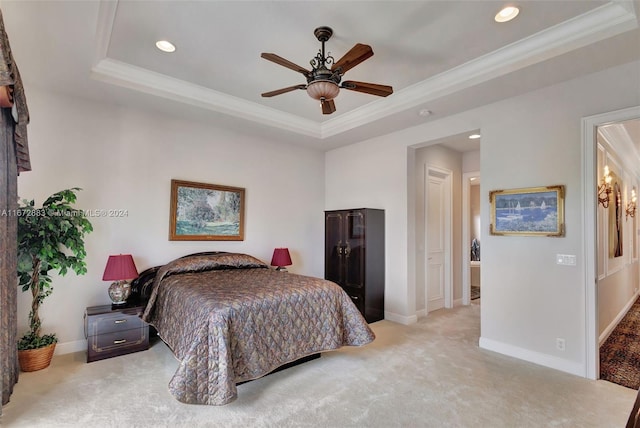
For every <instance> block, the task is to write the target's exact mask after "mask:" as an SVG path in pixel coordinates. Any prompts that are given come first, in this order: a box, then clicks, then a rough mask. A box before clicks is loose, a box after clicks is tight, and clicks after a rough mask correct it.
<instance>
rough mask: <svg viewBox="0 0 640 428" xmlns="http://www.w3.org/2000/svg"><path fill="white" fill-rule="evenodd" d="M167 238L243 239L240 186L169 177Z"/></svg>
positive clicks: (182, 239) (197, 239)
mask: <svg viewBox="0 0 640 428" xmlns="http://www.w3.org/2000/svg"><path fill="white" fill-rule="evenodd" d="M169 240H170V241H243V240H244V189H243V188H240V187H229V186H220V185H216V184H205V183H195V182H191V181H181V180H171V211H170V220H169Z"/></svg>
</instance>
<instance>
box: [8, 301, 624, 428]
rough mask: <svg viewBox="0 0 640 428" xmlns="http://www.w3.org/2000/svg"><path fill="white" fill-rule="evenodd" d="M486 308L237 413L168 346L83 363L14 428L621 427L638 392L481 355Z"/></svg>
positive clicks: (243, 399)
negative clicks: (189, 379) (206, 391)
mask: <svg viewBox="0 0 640 428" xmlns="http://www.w3.org/2000/svg"><path fill="white" fill-rule="evenodd" d="M479 318H480V307H479V305H470V306H465V307H458V308H455V309H451V310H440V311H437V312H435V313H432V314H430V315H429V316H428V317H425V318H423V319H421V320H420V322H419V323H418V324H415V325H412V326H403V325H399V324H395V323H392V322H388V321H381V322H378V323H374V324H372V327H373V329H374V330H375V332H376V334H377V336H378V337H377V339H376V341H375V342H374V343H372V344H370V345H368V346H365V347H362V348H343V349H342V350H340V351H336V352H329V353H326V354H324V355H323V356H322V358H320V359H318V360H314V361H311V362H308V363H305V364H303V365H300V366H297V367H294V368H291V369H288V370H285V371H282V372H279V373H276V374H273V375H270V376H267V377H265V378H262V379H259V380H256V381H253V382H249V383H246V384H243V385H241V386H239V387H238V390H239V397H238V399H237V400H236V401H235V402H233V403H231V404H229V405H226V406H222V407H212V406H196V405H186V404H182V403H179V402H178V401H176V400H175V399H174V398H173V397H172V396H171V395H170V394H169V392H168V390H167V383H168V382H169V380H170V378H171V376H172V374H173V372H174V371H175V369H176V368H177V362H176V360H175V359H174V357H173V355H172V354H171V352H170V351H169V350H168V348H167V347H166V346H165V345H164V344H163V343H161V342H158V343H155V344H154V346H152V348H151V349H150V350H148V351H145V352H139V353H136V354H130V355H126V356H122V357H117V358H112V359H108V360H103V361H98V362H94V363H90V364H86V363H85V362H84V361H85V355H84V354H83V353H76V354H68V355H62V356H57V357H55V358H54V361H53V363H52V365H51V367H49V368H47V369H45V370H42V371H39V372H34V373H22V374H21V375H20V381H19V383H18V384H17V385H16V388H15V392H14V394H13V396H12V397H11V402H10V403H9V404H8V405H6V406H5V407H4V408H3V415H2V417H1V419H0V424H1V425H2V426H5V427H75V426H83V427H84V426H91V427H194V426H197V427H225V428H226V427H254V426H255V427H298V426H303V427H365V426H366V427H471V426H473V427H491V428H497V427H550V426H554V427H577V426H580V427H622V426H624V424H625V422H626V419H627V415H628V413H629V412H630V411H631V408H632V406H633V402H634V399H635V395H636V392H635V391H633V390H631V389H628V388H625V387H622V386H619V385H615V384H613V383H609V382H606V381H590V380H586V379H582V378H579V377H576V376H572V375H569V374H565V373H562V372H559V371H556V370H551V369H547V368H544V367H540V366H537V365H534V364H530V363H526V362H523V361H519V360H516V359H512V358H509V357H505V356H502V355H499V354H495V353H492V352H489V351H485V350H481V349H479V348H478V345H477V344H478V338H479V333H480V328H479Z"/></svg>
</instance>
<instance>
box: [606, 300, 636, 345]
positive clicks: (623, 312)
mask: <svg viewBox="0 0 640 428" xmlns="http://www.w3.org/2000/svg"><path fill="white" fill-rule="evenodd" d="M637 299H638V293H633V296H632V297H631V300H629V301H628V302H627V304H626V305H624V308H622V310H621V311H620V312H619V313H618V315H617V316H616V317H615V318H614V319H613V321H611V323H609V325H608V326H607V328H605V329H604V331H603V332H602V333H601V334H600V337H599V338H598V346H602V344H603V343H604V341H605V340H607V339H608V338H609V336H611V333H612V332H613V330H614V329H615V328H616V327H617V326H618V324H620V321H622V318H624V316H625V315H627V312H629V309H631V306H633V304H634V303H635V302H636V300H637Z"/></svg>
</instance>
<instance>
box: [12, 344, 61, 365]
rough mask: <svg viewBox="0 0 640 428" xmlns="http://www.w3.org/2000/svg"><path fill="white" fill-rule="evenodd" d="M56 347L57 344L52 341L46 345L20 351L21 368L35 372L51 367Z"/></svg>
mask: <svg viewBox="0 0 640 428" xmlns="http://www.w3.org/2000/svg"><path fill="white" fill-rule="evenodd" d="M55 349H56V344H55V343H52V344H51V345H49V346H44V347H42V348H38V349H27V350H24V351H18V362H19V363H20V370H22V371H23V372H35V371H36V370H42V369H45V368H47V367H49V364H51V359H52V358H53V351H55Z"/></svg>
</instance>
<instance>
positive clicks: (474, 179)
mask: <svg viewBox="0 0 640 428" xmlns="http://www.w3.org/2000/svg"><path fill="white" fill-rule="evenodd" d="M477 179H478V177H471V178H470V179H469V181H476V180H477Z"/></svg>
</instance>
